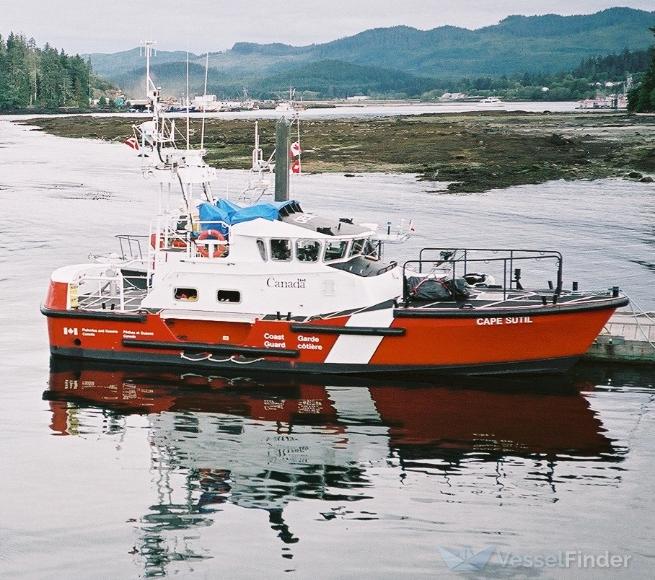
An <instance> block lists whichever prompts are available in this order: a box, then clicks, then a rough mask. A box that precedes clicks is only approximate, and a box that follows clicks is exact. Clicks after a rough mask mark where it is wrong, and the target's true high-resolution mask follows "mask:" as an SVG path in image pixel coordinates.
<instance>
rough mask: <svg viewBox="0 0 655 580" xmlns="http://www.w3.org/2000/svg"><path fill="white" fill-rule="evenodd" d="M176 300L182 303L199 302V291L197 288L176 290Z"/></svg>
mask: <svg viewBox="0 0 655 580" xmlns="http://www.w3.org/2000/svg"><path fill="white" fill-rule="evenodd" d="M175 300H179V301H180V302H198V290H196V289H195V288H175Z"/></svg>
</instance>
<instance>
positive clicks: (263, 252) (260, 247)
mask: <svg viewBox="0 0 655 580" xmlns="http://www.w3.org/2000/svg"><path fill="white" fill-rule="evenodd" d="M257 249H258V250H259V255H260V256H261V257H262V260H264V262H265V261H266V260H267V257H266V244H265V243H264V240H257Z"/></svg>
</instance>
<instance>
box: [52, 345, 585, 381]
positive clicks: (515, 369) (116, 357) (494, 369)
mask: <svg viewBox="0 0 655 580" xmlns="http://www.w3.org/2000/svg"><path fill="white" fill-rule="evenodd" d="M51 354H52V355H53V356H54V357H62V358H73V359H82V360H96V361H103V362H105V363H118V362H127V363H137V364H152V365H166V366H175V367H186V368H198V369H200V368H204V369H232V370H234V369H239V371H240V372H243V371H244V370H246V369H250V370H252V371H264V372H281V373H304V374H313V375H326V374H335V375H378V376H383V375H405V376H413V377H419V376H425V377H429V376H493V375H508V374H513V375H533V374H556V373H564V372H566V371H568V370H569V369H570V368H571V367H572V366H573V365H574V364H575V363H576V362H577V360H578V359H579V358H580V357H577V356H575V357H562V358H553V359H546V360H531V361H513V362H503V363H487V364H480V365H460V366H458V365H448V366H428V365H416V366H414V365H375V366H374V365H363V364H362V365H356V364H327V363H300V364H298V363H293V362H291V361H271V360H262V361H256V362H252V363H249V364H247V365H244V364H243V363H241V364H239V363H235V362H230V361H226V362H222V361H221V362H217V361H211V360H199V361H188V360H186V359H184V358H182V357H180V356H179V355H178V356H175V355H172V354H159V353H150V352H143V351H141V352H128V351H106V350H87V349H82V348H58V347H53V348H52V349H51Z"/></svg>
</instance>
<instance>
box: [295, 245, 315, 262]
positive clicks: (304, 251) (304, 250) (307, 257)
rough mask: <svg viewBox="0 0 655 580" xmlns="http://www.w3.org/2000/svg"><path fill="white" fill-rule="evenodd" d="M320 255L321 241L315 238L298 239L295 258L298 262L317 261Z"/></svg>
mask: <svg viewBox="0 0 655 580" xmlns="http://www.w3.org/2000/svg"><path fill="white" fill-rule="evenodd" d="M320 255H321V242H319V241H317V240H298V241H297V242H296V258H297V259H298V261H300V262H318V258H319V256H320Z"/></svg>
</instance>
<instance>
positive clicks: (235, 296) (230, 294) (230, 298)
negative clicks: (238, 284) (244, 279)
mask: <svg viewBox="0 0 655 580" xmlns="http://www.w3.org/2000/svg"><path fill="white" fill-rule="evenodd" d="M216 300H218V301H219V302H233V303H238V302H241V292H239V291H238V290H219V291H218V292H217V293H216Z"/></svg>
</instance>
